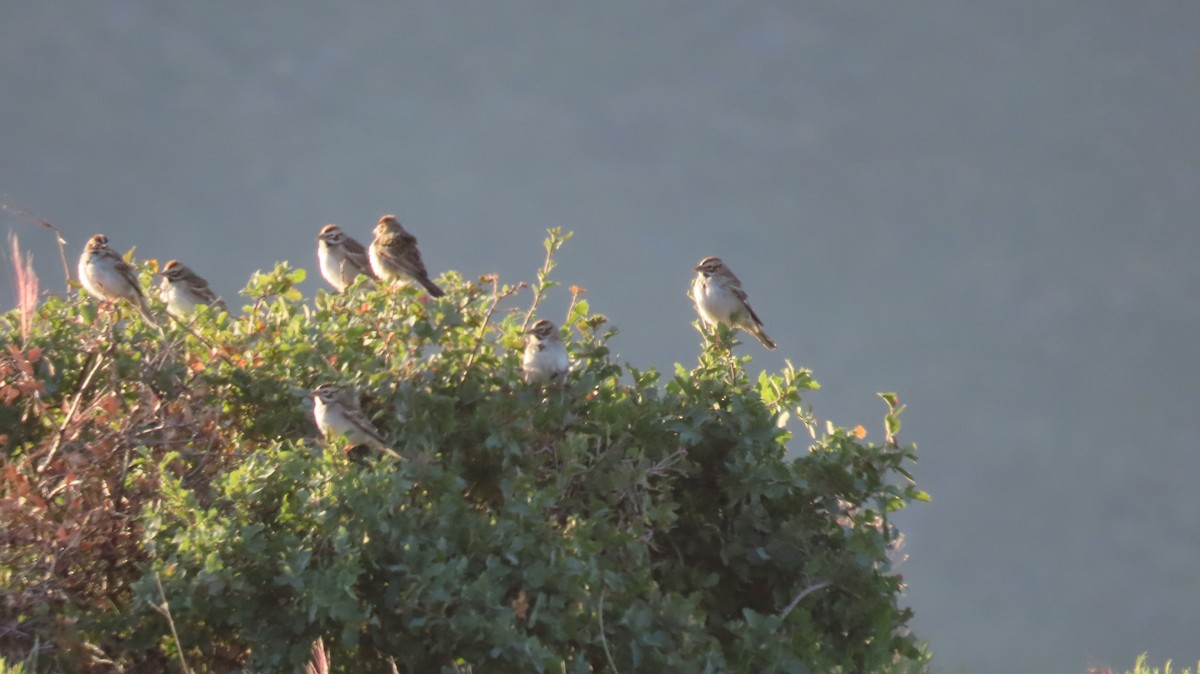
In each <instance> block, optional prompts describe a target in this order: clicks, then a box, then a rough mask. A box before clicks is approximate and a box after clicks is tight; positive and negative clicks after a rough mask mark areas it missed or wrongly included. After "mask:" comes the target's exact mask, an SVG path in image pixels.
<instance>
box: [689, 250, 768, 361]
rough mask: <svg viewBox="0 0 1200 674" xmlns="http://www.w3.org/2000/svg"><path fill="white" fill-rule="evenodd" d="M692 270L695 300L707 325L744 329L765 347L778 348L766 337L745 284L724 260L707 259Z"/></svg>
mask: <svg viewBox="0 0 1200 674" xmlns="http://www.w3.org/2000/svg"><path fill="white" fill-rule="evenodd" d="M693 271H695V272H696V278H695V280H693V281H692V299H693V300H694V301H695V302H696V311H697V313H699V314H700V320H702V321H704V324H705V325H714V324H717V323H721V324H722V325H728V326H730V327H739V328H743V329H745V330H747V331H749V332H750V334H752V335H754V336H755V337H757V338H758V341H760V342H762V345H763V346H765V347H766V348H768V349H774V348H775V342H772V341H771V338H770V337H767V333H766V332H764V331H763V324H762V321H761V320H759V318H758V314H756V313H754V309H753V308H752V307H751V306H750V301H749V300H747V299H746V291H745V290H742V282H741V281H739V280H738V277H736V276H734V275H733V272H732V271H730V270H729V267H727V266H725V263H724V262H721V258H719V257H706V258H704V259H703V260H701V261H700V264H698V265H696V266H695V267H694V268H693Z"/></svg>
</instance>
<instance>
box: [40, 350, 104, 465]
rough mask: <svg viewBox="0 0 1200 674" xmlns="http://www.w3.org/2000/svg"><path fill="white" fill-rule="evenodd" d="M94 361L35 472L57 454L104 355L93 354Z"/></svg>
mask: <svg viewBox="0 0 1200 674" xmlns="http://www.w3.org/2000/svg"><path fill="white" fill-rule="evenodd" d="M95 357H96V360H95V361H94V362H93V363H92V367H91V369H90V370H88V373H87V375H86V376H85V377H84V378H83V381H82V382H81V383H80V384H79V390H77V391H76V392H75V398H74V399H73V400H72V401H71V407H70V408H68V409H67V416H66V417H64V418H63V422H62V425H61V426H59V427H58V435H57V436H56V437H55V438H54V444H53V445H51V446H50V451H48V452H46V458H45V459H43V460H42V465H41V466H39V467H38V469H37V472H38V473H41V472H42V471H44V470H46V469H47V468H49V467H50V462H51V461H53V460H54V455H55V454H57V453H58V449H59V447H61V446H62V442H63V438H64V437H66V434H67V426H69V425H70V424H71V422H72V420H74V418H75V413H76V412H77V411H79V402H80V401H81V400H82V399H83V394H84V392H86V391H87V389H88V386H90V385H91V383H92V377H94V376H96V372H97V371H99V369H100V366H101V365H102V364H103V363H104V355H103V354H101V353H96V354H95Z"/></svg>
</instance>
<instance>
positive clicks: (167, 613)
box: [152, 571, 192, 674]
mask: <svg viewBox="0 0 1200 674" xmlns="http://www.w3.org/2000/svg"><path fill="white" fill-rule="evenodd" d="M154 584H155V585H157V586H158V596H159V598H161V599H162V605H161V606H158V605H152V606H153V608H154V610H155V611H158V612H159V613H161V614H162V615H163V617H164V618H166V619H167V625H169V626H170V627H171V636H172V637H173V638H174V639H175V650H176V651H178V652H179V668H180V669H182V670H183V674H192V670H191V668H190V667H188V664H187V660H185V659H184V657H183V643H182V642H180V641H179V632H177V631H175V620H174V619H173V618H171V606H170V605H169V604H167V593H166V592H163V586H162V580H161V579H160V578H159V577H158V572H157V571H156V572H155V573H154Z"/></svg>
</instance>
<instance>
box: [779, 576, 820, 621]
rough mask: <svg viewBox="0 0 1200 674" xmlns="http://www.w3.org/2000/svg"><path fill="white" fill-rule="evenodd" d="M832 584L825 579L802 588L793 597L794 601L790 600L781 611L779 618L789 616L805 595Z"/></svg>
mask: <svg viewBox="0 0 1200 674" xmlns="http://www.w3.org/2000/svg"><path fill="white" fill-rule="evenodd" d="M830 585H832V583H830V582H829V581H827V580H823V581H821V582H819V583H813V584H812V585H809V586H808V587H806V588H804V589H803V590H800V593H799V594H797V595H796V597H795V598H794V599H792V601H791V602H789V603H788V605H787V606H785V607H783V610H782V611H780V612H779V619H780V620H783V619H784V618H786V617H788V614H789V613H791V612H792V610H793V609H795V608H796V606H798V605H799V604H800V600H801V599H804V598H805V597H807V596H808V595H810V594H812V593H814V592H816V591H817V590H824V589H825V588H827V587H829V586H830Z"/></svg>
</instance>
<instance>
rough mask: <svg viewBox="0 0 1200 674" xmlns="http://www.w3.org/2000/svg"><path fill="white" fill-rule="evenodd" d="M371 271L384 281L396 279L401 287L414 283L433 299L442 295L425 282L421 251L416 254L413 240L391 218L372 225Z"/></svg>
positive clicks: (415, 244)
mask: <svg viewBox="0 0 1200 674" xmlns="http://www.w3.org/2000/svg"><path fill="white" fill-rule="evenodd" d="M369 255H370V258H371V269H373V270H374V271H375V275H376V276H378V277H379V278H381V279H384V280H391V279H400V280H402V281H404V282H405V283H407V282H409V281H410V280H412V281H416V282H417V283H420V284H421V285H422V286H424V287H425V290H428V291H429V294H430V295H432V296H433V297H441V296H442V295H445V294H446V293H445V291H443V290H442V289H441V288H439V287H437V286H436V285H434V283H433V281H430V280H429V272H427V271H425V263H424V262H422V261H421V251H419V250H417V237H415V236H413V235H412V234H409V233H408V232H406V231H404V227H401V226H400V222H399V221H398V220H396V216H394V215H385V216H383V217H382V218H379V224H377V225H375V240H374V241H372V242H371V249H370V253H369Z"/></svg>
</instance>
